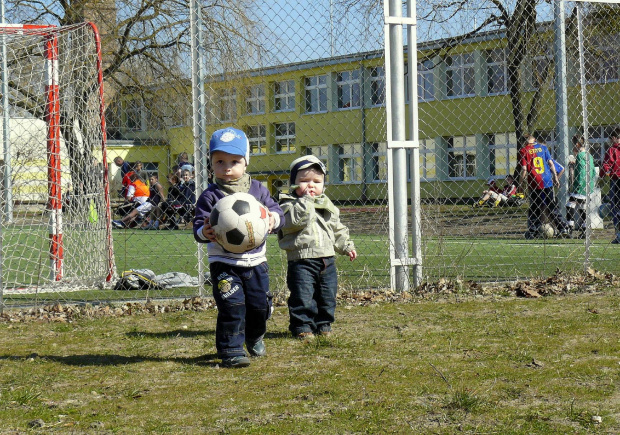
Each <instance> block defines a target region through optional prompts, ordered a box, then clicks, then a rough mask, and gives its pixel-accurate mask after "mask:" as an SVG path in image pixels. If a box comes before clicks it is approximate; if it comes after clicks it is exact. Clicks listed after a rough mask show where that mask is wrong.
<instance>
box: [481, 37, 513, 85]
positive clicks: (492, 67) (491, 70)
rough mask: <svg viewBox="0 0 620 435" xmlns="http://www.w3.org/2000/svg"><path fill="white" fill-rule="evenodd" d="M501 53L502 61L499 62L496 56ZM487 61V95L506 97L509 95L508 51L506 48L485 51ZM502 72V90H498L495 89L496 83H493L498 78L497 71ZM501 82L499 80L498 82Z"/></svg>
mask: <svg viewBox="0 0 620 435" xmlns="http://www.w3.org/2000/svg"><path fill="white" fill-rule="evenodd" d="M498 53H501V54H500V56H501V59H499V60H498V58H496V57H495V56H497V55H498ZM484 54H485V59H486V85H487V94H488V95H504V94H507V93H508V62H507V51H506V48H505V47H499V48H491V49H489V50H485V52H484ZM496 70H499V71H501V79H503V80H501V81H502V83H501V90H496V89H495V87H494V84H495V81H493V77H495V76H497V74H495V71H496ZM498 82H499V80H498Z"/></svg>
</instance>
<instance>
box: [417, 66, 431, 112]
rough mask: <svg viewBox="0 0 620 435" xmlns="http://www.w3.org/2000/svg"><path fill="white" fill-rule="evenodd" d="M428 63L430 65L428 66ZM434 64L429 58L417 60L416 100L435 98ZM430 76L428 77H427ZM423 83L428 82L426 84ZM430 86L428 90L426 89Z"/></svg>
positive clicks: (424, 100)
mask: <svg viewBox="0 0 620 435" xmlns="http://www.w3.org/2000/svg"><path fill="white" fill-rule="evenodd" d="M429 64H430V66H429ZM434 68H435V64H434V62H433V61H432V60H431V59H426V60H425V61H423V62H418V78H417V79H418V101H419V102H426V101H433V100H435V73H434ZM428 77H430V79H429V78H428ZM425 84H430V85H429V86H426V85H425ZM429 88H430V91H429V90H428V89H429Z"/></svg>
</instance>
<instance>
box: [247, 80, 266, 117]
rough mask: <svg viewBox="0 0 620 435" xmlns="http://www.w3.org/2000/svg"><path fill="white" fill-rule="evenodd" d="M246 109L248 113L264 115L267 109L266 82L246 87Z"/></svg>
mask: <svg viewBox="0 0 620 435" xmlns="http://www.w3.org/2000/svg"><path fill="white" fill-rule="evenodd" d="M245 110H246V114H247V115H264V114H265V111H266V100H265V84H264V83H259V84H254V85H250V86H248V87H247V89H246V97H245Z"/></svg>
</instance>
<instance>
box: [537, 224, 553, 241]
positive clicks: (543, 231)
mask: <svg viewBox="0 0 620 435" xmlns="http://www.w3.org/2000/svg"><path fill="white" fill-rule="evenodd" d="M538 232H539V233H540V236H541V237H542V238H544V239H550V238H551V237H553V236H554V235H555V229H554V228H553V225H551V224H542V225H541V226H540V228H539V229H538Z"/></svg>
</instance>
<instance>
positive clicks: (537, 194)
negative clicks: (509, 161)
mask: <svg viewBox="0 0 620 435" xmlns="http://www.w3.org/2000/svg"><path fill="white" fill-rule="evenodd" d="M525 137H526V141H527V143H526V145H525V146H524V147H523V148H521V149H520V150H519V166H520V168H521V179H520V185H521V187H522V188H525V186H527V193H528V199H529V203H530V208H529V210H528V230H527V232H526V233H525V238H526V239H533V238H535V237H536V236H537V235H538V229H539V227H540V225H541V224H542V223H543V218H544V216H545V214H546V215H547V217H548V218H549V219H551V221H552V222H553V224H554V225H555V227H556V229H557V230H558V237H562V238H565V237H570V231H569V227H568V222H566V219H564V217H563V216H562V215H561V214H560V213H559V211H558V207H557V202H556V201H555V195H554V193H553V186H554V185H555V186H559V185H560V179H559V178H558V173H557V171H556V165H555V161H554V160H553V158H552V157H551V154H550V153H549V149H548V148H547V147H546V146H545V145H543V144H541V143H537V142H536V139H535V138H534V136H532V135H526V136H525Z"/></svg>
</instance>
